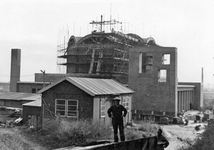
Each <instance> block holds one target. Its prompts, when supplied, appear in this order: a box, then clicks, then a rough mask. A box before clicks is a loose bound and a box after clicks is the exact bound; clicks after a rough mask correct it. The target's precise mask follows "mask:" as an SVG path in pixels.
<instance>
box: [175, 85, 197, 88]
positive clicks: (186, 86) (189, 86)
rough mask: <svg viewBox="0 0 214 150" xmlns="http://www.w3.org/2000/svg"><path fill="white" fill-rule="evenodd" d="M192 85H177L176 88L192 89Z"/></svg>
mask: <svg viewBox="0 0 214 150" xmlns="http://www.w3.org/2000/svg"><path fill="white" fill-rule="evenodd" d="M194 87H195V86H194V85H178V88H194Z"/></svg>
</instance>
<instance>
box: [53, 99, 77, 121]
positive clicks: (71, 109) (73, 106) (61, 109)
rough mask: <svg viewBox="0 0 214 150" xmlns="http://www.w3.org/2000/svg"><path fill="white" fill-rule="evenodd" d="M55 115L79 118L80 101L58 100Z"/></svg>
mask: <svg viewBox="0 0 214 150" xmlns="http://www.w3.org/2000/svg"><path fill="white" fill-rule="evenodd" d="M55 114H56V115H57V114H60V116H64V117H72V118H77V117H78V100H73V99H72V100H71V99H68V100H65V99H56V109H55Z"/></svg>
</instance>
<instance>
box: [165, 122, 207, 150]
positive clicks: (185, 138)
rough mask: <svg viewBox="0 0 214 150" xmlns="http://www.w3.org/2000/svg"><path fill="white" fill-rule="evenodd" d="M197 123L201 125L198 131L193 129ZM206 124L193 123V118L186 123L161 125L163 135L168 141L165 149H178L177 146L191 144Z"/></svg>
mask: <svg viewBox="0 0 214 150" xmlns="http://www.w3.org/2000/svg"><path fill="white" fill-rule="evenodd" d="M197 125H201V128H200V130H199V131H196V130H195V126H197ZM206 125H207V123H206V122H205V123H194V121H193V120H190V121H189V124H188V125H164V126H162V129H163V131H164V135H165V136H166V138H167V139H168V140H169V143H170V144H169V146H168V147H167V148H166V150H178V149H179V148H182V147H186V146H191V145H193V144H194V142H195V139H196V138H198V137H199V136H200V135H201V133H202V132H203V131H204V128H205V126H206Z"/></svg>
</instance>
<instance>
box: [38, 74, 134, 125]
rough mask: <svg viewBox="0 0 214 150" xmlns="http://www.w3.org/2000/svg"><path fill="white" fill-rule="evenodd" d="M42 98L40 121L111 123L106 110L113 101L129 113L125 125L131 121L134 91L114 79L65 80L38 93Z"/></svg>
mask: <svg viewBox="0 0 214 150" xmlns="http://www.w3.org/2000/svg"><path fill="white" fill-rule="evenodd" d="M39 93H41V94H42V107H43V108H42V109H43V117H44V121H45V119H50V118H53V117H55V116H58V115H60V117H61V118H66V119H71V120H80V119H90V120H93V122H99V123H104V124H109V123H110V118H109V117H108V115H107V109H108V108H109V107H110V106H111V100H112V98H114V97H118V98H120V99H121V103H122V104H123V105H124V106H125V107H126V109H127V110H128V114H127V116H126V118H125V121H124V123H128V122H130V121H131V119H132V118H131V117H132V114H131V104H132V94H133V93H134V91H132V90H131V89H129V88H127V87H125V86H123V85H122V84H120V83H118V82H116V81H115V80H113V79H95V78H80V77H66V78H63V79H61V80H59V81H57V82H55V83H53V84H51V85H49V86H47V87H45V88H43V89H42V90H40V91H39Z"/></svg>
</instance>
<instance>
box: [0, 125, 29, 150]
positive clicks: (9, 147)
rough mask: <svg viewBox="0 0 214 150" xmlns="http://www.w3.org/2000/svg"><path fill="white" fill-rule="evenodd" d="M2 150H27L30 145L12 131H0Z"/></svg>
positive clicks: (0, 147)
mask: <svg viewBox="0 0 214 150" xmlns="http://www.w3.org/2000/svg"><path fill="white" fill-rule="evenodd" d="M0 130H1V131H0V132H1V134H0V149H1V150H27V149H30V145H29V144H28V143H27V142H26V141H25V140H24V139H23V138H22V136H20V135H19V134H18V133H16V132H11V131H10V130H11V129H0Z"/></svg>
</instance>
